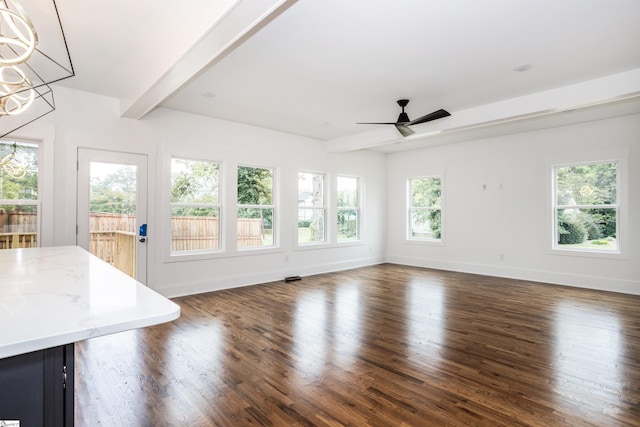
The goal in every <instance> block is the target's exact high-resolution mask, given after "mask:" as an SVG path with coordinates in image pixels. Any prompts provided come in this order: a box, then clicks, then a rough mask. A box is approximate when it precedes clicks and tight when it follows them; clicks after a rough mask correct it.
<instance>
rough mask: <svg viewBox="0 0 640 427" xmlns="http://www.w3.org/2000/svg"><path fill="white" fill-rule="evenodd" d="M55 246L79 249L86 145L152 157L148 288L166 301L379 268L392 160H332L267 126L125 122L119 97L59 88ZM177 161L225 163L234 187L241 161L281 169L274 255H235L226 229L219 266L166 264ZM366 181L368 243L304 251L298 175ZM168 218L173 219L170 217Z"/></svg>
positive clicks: (194, 120)
mask: <svg viewBox="0 0 640 427" xmlns="http://www.w3.org/2000/svg"><path fill="white" fill-rule="evenodd" d="M55 94H56V104H57V109H56V112H55V177H54V180H55V191H56V194H55V206H54V221H53V223H54V239H53V244H55V245H74V244H75V243H76V240H75V224H76V222H75V220H76V194H75V188H76V179H77V178H76V159H77V150H78V148H79V147H90V148H97V149H104V150H113V151H123V152H132V153H140V154H146V155H147V156H148V159H149V161H148V169H149V178H150V179H149V200H148V206H149V209H148V210H149V218H148V224H149V233H150V237H149V247H148V257H149V259H148V272H147V282H148V283H147V284H148V286H150V287H151V288H153V289H155V290H157V291H159V292H161V293H163V294H164V295H167V296H177V295H184V294H190V293H197V292H204V291H210V290H216V289H222V288H227V287H234V286H242V285H248V284H254V283H261V282H266V281H272V280H280V279H282V278H283V277H285V276H288V275H301V276H304V275H309V274H317V273H322V272H327V271H334V270H339V269H345V268H352V267H356V266H362V265H369V264H376V263H380V262H383V261H384V256H385V240H384V236H385V225H386V217H385V203H386V199H385V197H386V190H385V187H386V174H385V156H384V155H383V154H380V153H374V152H357V153H349V154H340V155H335V154H334V155H332V154H327V153H326V152H325V151H324V149H323V145H322V143H321V142H320V141H316V140H313V139H309V138H304V137H300V136H294V135H289V134H285V133H281V132H276V131H271V130H267V129H262V128H257V127H252V126H247V125H242V124H238V123H232V122H227V121H221V120H215V119H209V118H205V117H201V116H196V115H191V114H184V113H179V112H176V111H172V110H166V109H160V110H157V111H155V112H154V113H152V114H151V115H150V116H148V117H147V118H145V119H143V120H139V121H136V120H131V119H123V118H120V117H119V113H118V112H119V103H118V100H116V99H111V98H106V97H102V96H98V95H94V94H88V93H84V92H78V91H73V90H69V89H65V88H56V93H55ZM172 155H177V156H187V157H196V158H203V159H210V160H219V161H221V162H222V179H223V181H225V182H227V183H234V179H235V168H236V166H237V164H239V163H240V164H249V165H256V166H268V167H275V168H276V169H277V170H276V173H277V182H278V184H277V185H278V192H279V197H280V206H281V211H280V214H281V219H282V221H281V223H280V226H281V227H280V228H281V229H280V235H279V237H280V245H279V248H278V249H276V250H267V251H254V252H246V251H245V252H243V253H240V252H238V251H235V248H234V245H235V243H234V242H235V240H234V235H233V234H232V233H233V228H232V226H233V224H232V222H227V226H226V227H225V228H224V229H223V235H226V237H227V240H226V241H227V243H228V245H227V252H226V253H224V254H221V255H218V256H216V257H215V258H213V259H211V258H210V259H201V260H187V261H179V262H176V261H173V260H170V259H169V258H168V256H167V255H168V254H167V251H166V250H164V248H165V247H168V245H169V244H168V242H169V232H168V224H169V220H168V216H167V215H168V212H169V207H168V203H169V201H168V197H166V196H167V192H168V185H169V184H168V181H169V174H168V172H169V170H168V168H169V162H170V158H171V156H172ZM298 170H311V171H318V172H326V173H328V178H329V181H330V183H332V184H333V183H334V182H335V176H336V174H346V175H354V176H360V177H361V178H362V182H363V187H364V188H363V191H364V199H363V207H364V212H365V214H364V216H363V218H364V224H363V231H362V232H363V240H362V242H361V243H359V244H351V245H336V244H330V245H326V246H324V247H322V248H314V249H309V248H304V249H302V248H297V247H296V245H295V241H296V234H295V232H296V221H297V216H296V215H297V210H296V208H297V193H296V185H297V172H298ZM222 200H223V214H224V209H229V210H228V215H233V211H232V208H235V205H234V203H235V190H234V189H233V188H228V187H225V186H224V184H223V194H222ZM165 213H166V214H165Z"/></svg>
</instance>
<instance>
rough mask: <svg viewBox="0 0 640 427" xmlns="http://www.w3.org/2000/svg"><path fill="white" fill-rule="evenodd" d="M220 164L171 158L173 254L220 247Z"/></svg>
mask: <svg viewBox="0 0 640 427" xmlns="http://www.w3.org/2000/svg"><path fill="white" fill-rule="evenodd" d="M219 236H220V164H219V163H216V162H210V161H205V160H188V159H180V158H172V159H171V254H185V253H201V252H211V251H215V250H218V249H219V248H220V239H219Z"/></svg>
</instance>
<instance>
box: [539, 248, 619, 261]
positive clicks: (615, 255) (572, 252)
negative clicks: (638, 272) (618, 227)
mask: <svg viewBox="0 0 640 427" xmlns="http://www.w3.org/2000/svg"><path fill="white" fill-rule="evenodd" d="M548 253H549V255H560V256H571V257H584V258H601V259H619V260H626V259H628V257H627V256H625V255H624V254H623V253H622V252H621V251H615V252H614V251H607V252H605V251H596V250H577V249H560V248H552V249H550V250H549V251H548Z"/></svg>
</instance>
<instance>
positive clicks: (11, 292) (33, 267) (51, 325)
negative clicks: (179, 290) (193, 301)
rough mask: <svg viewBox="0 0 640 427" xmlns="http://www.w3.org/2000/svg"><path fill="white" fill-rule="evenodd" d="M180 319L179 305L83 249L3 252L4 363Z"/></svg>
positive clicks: (0, 350)
mask: <svg viewBox="0 0 640 427" xmlns="http://www.w3.org/2000/svg"><path fill="white" fill-rule="evenodd" d="M179 316H180V307H179V306H178V305H177V304H175V303H173V302H171V301H169V300H168V299H167V298H165V297H163V296H161V295H160V294H158V293H156V292H154V291H153V290H151V289H149V288H147V287H146V286H144V285H142V284H141V283H139V282H137V281H135V280H134V279H132V278H131V277H129V276H127V275H126V274H124V273H122V272H120V271H119V270H117V269H116V268H114V267H112V266H110V265H108V264H107V263H105V262H103V261H102V260H100V259H98V258H96V257H95V256H93V255H91V254H90V253H89V252H87V251H85V250H84V249H82V248H80V247H77V246H64V247H51V248H33V249H9V250H0V358H5V357H10V356H15V355H19V354H24V353H28V352H31V351H35V350H42V349H45V348H50V347H55V346H59V345H64V344H70V343H73V342H77V341H81V340H84V339H87V338H92V337H97V336H101V335H107V334H111V333H115V332H121V331H126V330H130V329H136V328H142V327H146V326H151V325H155V324H158V323H164V322H168V321H171V320H174V319H176V318H178V317H179Z"/></svg>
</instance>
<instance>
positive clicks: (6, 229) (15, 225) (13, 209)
mask: <svg viewBox="0 0 640 427" xmlns="http://www.w3.org/2000/svg"><path fill="white" fill-rule="evenodd" d="M39 207H40V201H39V197H38V145H36V144H28V143H22V142H14V141H0V249H14V248H33V247H36V246H38V240H39V239H38V228H39V227H38V224H39V222H40V221H39V218H38V211H39Z"/></svg>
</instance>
